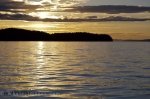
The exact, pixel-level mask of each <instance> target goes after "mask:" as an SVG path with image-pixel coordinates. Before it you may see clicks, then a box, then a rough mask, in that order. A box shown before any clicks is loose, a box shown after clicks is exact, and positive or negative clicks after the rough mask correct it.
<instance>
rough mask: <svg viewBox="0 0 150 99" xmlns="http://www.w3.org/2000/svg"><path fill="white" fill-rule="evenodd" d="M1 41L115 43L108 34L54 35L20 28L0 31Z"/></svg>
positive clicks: (79, 33)
mask: <svg viewBox="0 0 150 99" xmlns="http://www.w3.org/2000/svg"><path fill="white" fill-rule="evenodd" d="M0 41H107V42H108V41H109V42H111V41H113V38H112V37H111V36H110V35H108V34H93V33H88V32H73V33H54V34H48V33H46V32H41V31H31V30H25V29H19V28H6V29H1V30H0Z"/></svg>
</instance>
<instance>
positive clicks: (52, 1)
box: [0, 0, 150, 21]
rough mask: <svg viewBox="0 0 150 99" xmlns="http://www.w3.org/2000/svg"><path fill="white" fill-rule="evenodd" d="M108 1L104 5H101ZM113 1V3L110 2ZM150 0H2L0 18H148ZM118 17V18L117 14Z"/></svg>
mask: <svg viewBox="0 0 150 99" xmlns="http://www.w3.org/2000/svg"><path fill="white" fill-rule="evenodd" d="M104 5H107V6H104ZM112 5H114V6H112ZM149 12H150V1H149V0H1V1H0V19H3V20H5V19H6V20H7V19H9V20H11V19H12V20H28V21H30V20H32V21H37V20H40V21H42V20H43V19H66V18H67V19H79V18H80V19H101V18H114V17H117V18H118V16H119V17H121V18H122V17H123V18H126V17H127V18H148V19H150V13H149ZM118 20H119V18H118Z"/></svg>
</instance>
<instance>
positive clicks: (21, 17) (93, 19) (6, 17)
mask: <svg viewBox="0 0 150 99" xmlns="http://www.w3.org/2000/svg"><path fill="white" fill-rule="evenodd" d="M0 19H1V20H26V21H43V22H104V21H147V20H150V18H131V17H122V16H109V17H105V18H98V17H97V16H87V17H86V18H76V19H74V18H73V19H68V18H65V19H61V18H60V19H52V18H45V19H40V18H39V17H34V16H30V15H27V14H20V13H18V14H15V13H0Z"/></svg>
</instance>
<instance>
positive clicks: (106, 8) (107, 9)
mask: <svg viewBox="0 0 150 99" xmlns="http://www.w3.org/2000/svg"><path fill="white" fill-rule="evenodd" d="M66 11H68V12H93V13H109V14H118V13H139V12H145V11H148V12H150V7H142V6H124V5H103V6H78V7H72V8H71V9H69V10H66Z"/></svg>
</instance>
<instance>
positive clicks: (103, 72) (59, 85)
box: [0, 42, 150, 99]
mask: <svg viewBox="0 0 150 99" xmlns="http://www.w3.org/2000/svg"><path fill="white" fill-rule="evenodd" d="M15 92H16V93H15ZM0 97H1V98H10V99H12V98H18V99H20V98H31V99H32V98H33V99H34V98H39V99H40V98H50V99H150V43H149V42H0Z"/></svg>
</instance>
